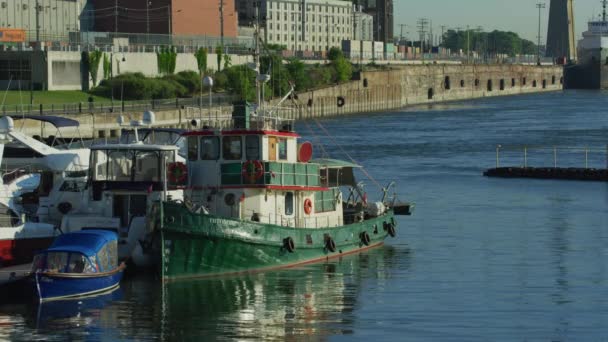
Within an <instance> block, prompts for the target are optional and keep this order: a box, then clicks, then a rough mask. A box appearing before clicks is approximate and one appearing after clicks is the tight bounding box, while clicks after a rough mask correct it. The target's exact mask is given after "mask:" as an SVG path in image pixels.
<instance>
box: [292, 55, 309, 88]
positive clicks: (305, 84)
mask: <svg viewBox="0 0 608 342" xmlns="http://www.w3.org/2000/svg"><path fill="white" fill-rule="evenodd" d="M287 72H288V73H289V79H290V80H291V81H292V82H294V83H295V87H296V90H298V91H302V90H307V89H310V88H311V86H312V81H311V78H310V75H308V72H307V70H306V64H304V63H303V62H302V61H300V60H298V59H292V60H290V61H289V63H288V64H287Z"/></svg>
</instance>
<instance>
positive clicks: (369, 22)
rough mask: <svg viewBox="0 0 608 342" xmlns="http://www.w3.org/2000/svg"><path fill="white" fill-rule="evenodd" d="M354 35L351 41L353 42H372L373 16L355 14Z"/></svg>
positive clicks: (362, 13) (360, 13) (361, 13)
mask: <svg viewBox="0 0 608 342" xmlns="http://www.w3.org/2000/svg"><path fill="white" fill-rule="evenodd" d="M354 18H355V24H354V29H355V33H354V35H353V39H355V40H366V41H373V40H374V16H373V15H371V14H367V13H364V12H355V15H354Z"/></svg>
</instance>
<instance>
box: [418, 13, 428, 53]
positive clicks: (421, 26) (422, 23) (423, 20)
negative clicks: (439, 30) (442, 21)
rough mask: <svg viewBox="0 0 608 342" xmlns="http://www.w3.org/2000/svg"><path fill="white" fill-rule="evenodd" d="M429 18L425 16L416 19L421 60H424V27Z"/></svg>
mask: <svg viewBox="0 0 608 342" xmlns="http://www.w3.org/2000/svg"><path fill="white" fill-rule="evenodd" d="M428 23H429V20H428V19H426V18H420V19H418V33H420V52H421V54H422V61H423V62H424V40H425V37H426V28H427V25H428Z"/></svg>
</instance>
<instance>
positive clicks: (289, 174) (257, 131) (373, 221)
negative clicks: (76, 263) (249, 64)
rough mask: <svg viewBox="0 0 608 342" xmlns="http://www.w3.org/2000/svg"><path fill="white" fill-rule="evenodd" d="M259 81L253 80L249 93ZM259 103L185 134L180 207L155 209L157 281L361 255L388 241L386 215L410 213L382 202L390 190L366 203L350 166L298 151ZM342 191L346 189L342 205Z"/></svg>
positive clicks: (292, 135)
mask: <svg viewBox="0 0 608 342" xmlns="http://www.w3.org/2000/svg"><path fill="white" fill-rule="evenodd" d="M256 60H258V58H257V54H256ZM257 65H259V64H257ZM256 70H259V68H256ZM268 79H269V76H267V75H258V77H257V83H258V89H259V88H260V86H263V83H264V82H267V81H268ZM292 91H293V88H292ZM289 95H291V94H288V95H287V96H285V97H284V98H283V101H285V100H287V99H288V98H289ZM258 100H259V102H258V103H260V104H261V105H260V106H258V107H254V106H251V105H250V104H248V103H246V102H243V103H239V104H235V107H234V108H235V109H234V112H233V117H232V118H231V120H224V121H217V120H216V121H214V120H211V119H209V120H208V121H205V122H203V121H202V120H193V124H194V125H196V126H198V127H202V129H200V130H194V131H190V132H187V133H185V134H184V135H185V136H186V138H187V154H188V155H187V175H188V176H187V178H188V179H187V183H188V187H187V190H186V191H185V196H184V198H185V200H184V201H183V202H182V201H171V200H168V201H164V202H162V203H161V206H160V210H158V211H155V212H156V214H155V215H156V219H155V222H157V224H156V227H157V229H158V230H159V231H160V243H161V246H160V247H161V248H160V256H161V262H160V267H161V270H160V271H161V275H162V277H163V279H165V280H167V279H178V278H194V277H208V276H217V275H227V274H236V273H249V272H260V271H267V270H272V269H277V268H286V267H293V266H296V265H301V264H305V263H313V262H319V261H325V260H328V259H330V258H336V257H340V256H343V255H346V254H350V253H356V252H360V251H363V250H366V249H369V248H373V247H377V246H380V245H382V244H383V243H384V240H385V238H386V237H387V236H393V237H394V236H395V235H396V232H397V222H396V220H395V213H397V214H409V205H407V204H398V203H395V197H396V196H393V198H392V199H389V198H388V191H389V188H390V187H391V185H389V186H387V187H386V188H384V189H383V190H384V193H383V198H382V200H381V201H378V202H368V201H367V196H366V194H365V193H364V191H363V189H362V186H361V185H360V184H358V183H357V182H356V181H355V177H354V170H355V169H358V168H360V166H359V165H356V164H354V163H351V162H343V161H338V160H333V159H317V160H314V159H312V156H313V146H312V144H311V143H309V142H304V143H301V144H300V143H299V142H298V138H299V135H298V134H297V133H296V132H295V131H294V130H293V127H294V125H293V124H294V123H293V121H289V120H282V119H280V118H279V115H278V114H276V108H278V106H280V105H281V102H280V103H279V104H278V105H277V106H275V107H273V108H269V109H266V108H265V105H264V104H263V103H262V102H261V96H260V94H259V91H258ZM184 171H186V170H184ZM180 176H183V174H180ZM171 178H172V177H171V176H170V177H169V179H171ZM173 178H175V177H173ZM342 189H349V190H348V191H349V193H348V195H347V197H346V198H344V196H343V191H342ZM345 191H346V190H345Z"/></svg>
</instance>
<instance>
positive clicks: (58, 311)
mask: <svg viewBox="0 0 608 342" xmlns="http://www.w3.org/2000/svg"><path fill="white" fill-rule="evenodd" d="M122 298H123V291H122V290H121V289H120V288H116V289H113V290H111V291H109V292H107V293H103V294H99V295H96V296H92V297H85V298H80V299H72V300H62V301H53V302H44V303H40V304H38V305H36V310H37V312H36V327H37V328H38V330H46V329H49V330H58V329H60V330H61V329H66V330H67V329H74V328H82V329H85V330H86V329H87V327H89V326H91V325H92V324H91V323H92V322H93V321H94V320H96V319H98V318H99V317H100V316H101V315H102V311H103V310H104V309H105V308H106V307H107V306H108V305H110V304H111V303H112V302H113V301H117V300H120V299H122ZM94 329H95V328H94Z"/></svg>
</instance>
